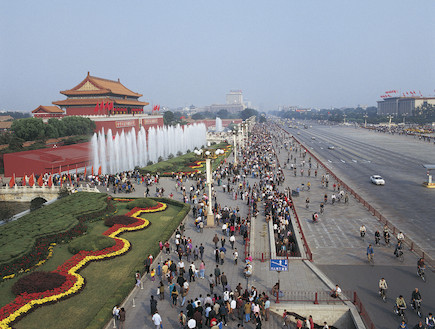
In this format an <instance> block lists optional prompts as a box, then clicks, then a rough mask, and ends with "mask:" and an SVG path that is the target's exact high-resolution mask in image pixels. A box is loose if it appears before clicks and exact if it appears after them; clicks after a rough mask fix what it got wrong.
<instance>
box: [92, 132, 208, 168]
mask: <svg viewBox="0 0 435 329" xmlns="http://www.w3.org/2000/svg"><path fill="white" fill-rule="evenodd" d="M206 132H207V129H206V126H205V124H203V123H200V124H193V125H189V126H183V127H181V126H180V125H177V126H164V127H157V128H154V127H152V128H150V129H149V130H148V131H147V132H146V131H145V129H144V128H143V127H142V128H141V129H140V130H139V132H138V133H137V134H136V131H135V129H134V128H133V129H131V130H129V131H128V132H125V131H124V130H123V131H122V132H121V134H118V133H116V135H115V136H113V134H112V130H111V129H109V130H108V131H107V136H106V135H104V130H102V131H100V132H99V133H98V134H97V133H95V134H94V136H93V137H92V140H91V145H92V161H93V166H94V171H95V172H96V171H97V170H98V168H99V167H100V166H101V172H102V173H103V174H113V173H117V172H121V171H126V170H132V169H134V167H136V166H140V167H144V166H146V165H147V163H148V161H152V162H153V163H155V162H157V161H158V159H159V157H162V158H163V159H167V158H168V156H169V155H170V154H172V155H174V156H176V155H177V153H178V152H182V153H186V151H187V150H191V151H193V149H194V148H195V147H198V148H200V147H201V146H203V145H206Z"/></svg>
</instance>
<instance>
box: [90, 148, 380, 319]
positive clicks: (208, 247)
mask: <svg viewBox="0 0 435 329" xmlns="http://www.w3.org/2000/svg"><path fill="white" fill-rule="evenodd" d="M284 157H286V152H282V151H281V152H280V154H279V159H280V161H281V162H282V163H283V162H284ZM284 171H285V174H286V182H285V184H284V186H282V187H281V188H280V190H282V189H283V188H284V187H287V186H291V187H292V188H295V187H296V186H297V185H298V184H300V183H301V182H303V181H306V177H302V178H300V177H298V176H297V177H293V174H292V173H290V172H289V171H288V170H284ZM320 176H321V174H320V172H319V175H318V179H317V180H319V181H320ZM249 180H250V182H251V184H252V183H253V182H254V181H255V180H254V179H251V178H249ZM310 180H311V181H312V187H311V191H310V192H303V193H301V196H300V197H299V198H295V204H296V206H297V211H298V213H299V212H300V217H301V220H302V219H303V220H302V225H303V228H304V232H305V233H306V235H307V238H308V240H309V243H310V246H311V248H312V251H313V254H314V260H315V262H316V263H319V264H321V263H325V262H326V263H335V262H337V261H338V262H340V261H343V255H342V253H339V255H336V251H337V249H340V250H342V249H343V247H345V246H348V247H349V249H350V250H349V256H347V257H346V261H348V259H355V260H354V261H364V257H365V256H364V257H363V258H361V259H360V257H355V256H352V255H353V253H354V251H355V250H359V251H360V250H361V248H363V250H365V247H363V246H364V245H365V243H363V242H362V241H360V240H359V239H358V236H357V235H356V233H355V234H354V233H353V231H355V232H356V231H358V230H359V224H358V223H359V222H358V221H357V220H355V219H353V220H349V219H347V224H348V225H349V226H348V227H347V228H344V229H341V230H338V232H337V226H335V225H336V224H338V225H340V227H341V225H342V224H343V223H341V222H339V223H337V222H335V220H336V219H334V218H336V217H337V216H338V214H339V213H340V212H339V211H338V210H339V209H345V210H346V211H342V213H343V214H347V218H349V217H352V218H354V217H355V216H354V213H353V212H354V211H356V212H357V213H358V214H359V215H358V216H360V218H361V221H364V223H365V225H366V226H367V227H368V230H369V231H370V230H372V229H373V228H374V227H375V224H374V223H373V225H372V224H370V223H368V222H366V220H365V218H368V214H367V212H364V211H362V210H361V209H357V208H358V207H359V205H358V204H357V203H356V202H355V201H354V200H353V199H351V202H350V203H349V205H336V206H334V207H332V206H327V208H326V211H325V214H324V215H322V218H321V221H320V222H319V223H318V224H319V225H317V226H315V225H312V224H311V223H310V222H309V220H308V218H310V212H311V210H309V211H306V210H305V197H304V196H303V194H304V193H310V195H312V197H313V200H315V197H314V195H315V194H318V195H319V198H320V196H323V194H324V192H325V191H324V189H321V188H320V187H319V186H316V184H315V180H314V179H312V178H311V179H310ZM159 186H162V187H164V189H165V194H166V195H168V194H170V193H171V192H172V193H173V194H174V199H176V200H180V201H181V199H182V198H181V193H180V192H177V191H175V181H174V180H173V179H172V178H161V179H160V183H159ZM186 186H190V183H189V182H186ZM99 188H100V190H101V191H102V192H106V190H105V188H103V187H99ZM135 188H136V191H135V192H133V193H129V194H116V196H118V197H126V196H128V197H143V194H144V190H145V187H144V186H143V185H139V186H138V185H135ZM150 190H151V191H154V190H155V189H154V187H152V188H151V189H150ZM216 191H217V200H218V203H220V204H221V206H228V207H231V208H233V209H234V208H236V207H237V206H239V209H240V211H241V215H242V217H246V216H247V213H248V206H247V205H246V201H242V200H233V198H232V195H230V194H228V193H223V192H222V188H221V187H216ZM302 203H303V205H302ZM314 203H315V202H312V204H314ZM344 207H346V208H344ZM330 208H331V209H330ZM355 209H357V210H355ZM259 210H260V215H259V216H258V217H257V218H254V219H253V220H252V229H251V250H253V251H256V252H257V251H262V250H264V251H265V252H267V251H268V250H269V242H268V228H267V226H266V222H265V218H264V212H262V210H263V209H262V206H260V209H259ZM185 223H186V231H185V235H186V236H188V237H189V236H190V237H191V238H192V240H193V245H198V246H199V245H200V243H203V245H204V246H205V253H204V260H205V264H206V275H205V276H206V278H207V277H208V276H209V275H210V273H212V271H213V269H214V267H215V260H214V255H213V249H214V244H213V242H212V238H213V236H214V235H215V234H216V233H217V234H218V237H219V238H220V237H221V236H222V231H221V228H220V227H215V228H205V229H204V232H203V233H198V232H197V231H196V230H195V226H194V224H193V218H192V215H191V213H190V214H189V215H188V216H187V217H186V219H185ZM348 230H349V231H348ZM319 232H323V234H322V235H319V234H320V233H319ZM325 232H326V233H325ZM346 232H349V233H346ZM351 232H352V233H351ZM325 234H329V235H330V238H329V240H330V241H329V242H328V241H325ZM352 234H353V235H355V239H352ZM342 237H346V238H345V239H344V238H342ZM337 240H341V242H340V243H339V242H334V243H335V244H333V246H334V247H333V248H331V244H330V243H332V241H337ZM171 242H173V241H171ZM226 247H227V248H228V251H227V257H226V260H225V263H224V265H222V266H221V265H219V267H220V268H221V271H223V272H225V274H226V275H227V277H228V279H229V284H230V286H231V287H232V288H235V287H236V285H237V284H238V283H241V284H242V286H243V287H248V286H251V285H254V286H255V287H256V288H257V289H258V291H259V292H263V291H265V292H267V293H268V295H270V289H271V287H272V286H273V285H274V284H275V283H276V282H277V281H278V274H277V273H273V272H271V271H270V269H269V267H270V265H269V261H265V262H261V261H254V262H253V267H254V270H253V275H252V276H251V277H250V278H249V280H247V279H245V278H244V276H243V262H242V261H241V260H242V259H243V257H244V246H243V244H242V238H241V236H240V235H237V236H236V244H235V247H236V248H237V249H238V251H239V255H240V256H239V264H238V265H237V266H235V265H234V262H233V261H232V252H231V247H230V246H229V245H228V242H227V244H226ZM175 256H176V255H175V253H171V254H170V255H166V254H163V255H159V256H158V257H157V258H156V259H155V262H159V261H161V260H162V259H164V260H165V259H167V258H168V257H170V258H171V259H174V260H175V259H176V257H175ZM195 265H196V266H197V267H199V262H198V261H196V262H195ZM280 283H281V289H282V290H283V291H311V292H315V291H317V292H327V291H330V286H328V285H327V284H325V282H324V281H322V280H321V279H320V278H319V275H318V273H317V274H316V273H315V272H314V271H313V270H312V269H311V268H310V267H308V266H307V265H306V264H305V263H304V262H303V261H301V260H290V261H289V271H288V272H282V273H281V274H280ZM157 285H158V281H157V280H156V281H155V282H152V281H151V280H150V278H149V277H146V278H143V289H141V288H134V290H133V291H132V293H131V294H130V296H129V297H128V298H127V299H126V300H125V302H124V304H123V307H124V308H125V309H126V312H127V320H126V328H154V327H155V326H153V325H152V322H151V314H150V307H149V300H150V296H151V295H154V297H155V298H158V296H157V295H156V292H157ZM214 290H215V291H214V293H217V294H218V295H221V294H222V292H223V290H222V287H217V288H215V289H214ZM207 293H209V287H208V282H207V280H201V279H196V282H192V283H191V285H190V290H189V295H188V296H187V299H191V298H192V299H194V298H195V297H199V295H200V294H201V295H202V296H206V294H207ZM179 302H180V300H179ZM273 306H274V303H272V308H273ZM282 306H283V304H281V308H282ZM157 308H158V310H159V313H160V314H161V315H162V318H163V324H164V327H166V328H168V327H170V328H177V327H179V325H178V322H177V315H178V314H179V311H180V310H181V309H182V308H180V307H177V308H172V307H171V306H170V303H169V297H168V291H167V290H166V292H165V300H163V301H160V300H159V301H158V306H157ZM184 310H185V309H184ZM315 321H316V322H318V323H320V321H321V319H315ZM236 324H237V321H234V322H230V323H229V326H230V327H231V328H233V327H236ZM281 326H282V320H281V319H280V318H279V317H277V318H274V321H269V323H266V322H264V321H263V328H281ZM245 327H247V328H251V327H252V328H253V327H254V326H253V325H252V324H247V325H245ZM106 328H113V321H111V322H110V323H109V324H108V325H107V327H106Z"/></svg>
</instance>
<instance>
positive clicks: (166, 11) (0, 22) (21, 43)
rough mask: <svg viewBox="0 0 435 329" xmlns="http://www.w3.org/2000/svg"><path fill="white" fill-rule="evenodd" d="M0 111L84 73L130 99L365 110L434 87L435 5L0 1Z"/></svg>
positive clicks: (44, 100)
mask: <svg viewBox="0 0 435 329" xmlns="http://www.w3.org/2000/svg"><path fill="white" fill-rule="evenodd" d="M0 12H1V13H2V14H1V19H0V79H1V80H0V109H10V110H24V111H31V110H33V109H35V108H36V107H37V106H39V105H41V104H42V105H51V102H52V101H55V100H60V99H64V98H65V97H64V96H63V95H61V94H59V91H60V90H65V89H69V88H72V87H74V86H75V85H76V84H78V83H79V82H80V81H82V80H83V79H84V78H85V76H86V74H87V72H88V71H90V72H91V75H95V76H98V77H103V78H108V79H117V78H120V79H121V82H123V83H124V84H125V85H126V86H127V87H128V88H130V89H131V90H133V91H135V92H140V93H141V94H143V95H144V96H143V97H142V98H141V100H144V101H148V102H150V103H154V104H161V105H162V106H169V107H177V106H186V105H187V106H188V105H191V104H194V105H196V106H202V105H209V104H212V103H224V102H225V94H226V93H227V92H228V91H229V90H230V89H241V90H242V91H243V94H244V97H245V98H246V99H249V100H250V101H252V103H253V105H255V106H258V107H259V108H260V109H263V110H270V109H276V108H277V106H279V105H300V106H310V107H321V108H326V107H330V106H334V107H341V106H356V105H357V104H367V105H376V101H377V100H379V99H380V98H379V96H380V95H382V94H383V93H384V91H386V90H392V89H396V90H401V91H410V90H415V91H417V92H418V91H421V92H422V93H423V94H424V95H433V94H434V89H435V20H434V13H435V1H433V0H419V1H401V0H390V1H385V0H382V1H379V0H366V1H352V0H351V1H344V0H342V1H331V0H328V1H326V0H318V1H311V0H305V1H303V0H298V1H292V0H286V1H279V0H277V1H275V0H272V1H270V0H268V1H267V0H263V1H253V0H251V1H238V0H232V1H226V0H220V1H211V0H209V1H205V0H204V1H200V0H196V1H183V0H178V1H145V0H141V1H128V0H125V1H109V0H105V1H93V0H92V1H91V0H86V1H81V0H74V1H45V0H39V1H7V0H3V1H1V2H0Z"/></svg>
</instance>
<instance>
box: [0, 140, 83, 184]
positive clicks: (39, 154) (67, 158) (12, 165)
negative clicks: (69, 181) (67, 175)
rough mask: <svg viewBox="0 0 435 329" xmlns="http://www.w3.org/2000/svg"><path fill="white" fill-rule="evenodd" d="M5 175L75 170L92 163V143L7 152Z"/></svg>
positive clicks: (18, 175) (4, 158)
mask: <svg viewBox="0 0 435 329" xmlns="http://www.w3.org/2000/svg"><path fill="white" fill-rule="evenodd" d="M3 161H4V166H5V176H6V177H12V175H13V174H15V176H16V177H22V176H24V175H28V176H29V175H31V174H32V173H35V174H41V173H46V172H51V171H52V170H53V171H54V172H59V167H61V168H62V171H66V170H67V169H68V166H69V169H70V170H71V172H72V171H73V170H75V168H76V166H77V167H78V168H80V167H84V166H86V165H90V163H91V143H81V144H74V145H68V146H59V147H57V148H46V149H40V150H33V151H24V152H16V153H7V154H4V156H3Z"/></svg>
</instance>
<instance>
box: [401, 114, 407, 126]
mask: <svg viewBox="0 0 435 329" xmlns="http://www.w3.org/2000/svg"><path fill="white" fill-rule="evenodd" d="M407 115H408V113H403V114H402V116H403V127H405V118H406V116H407Z"/></svg>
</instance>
